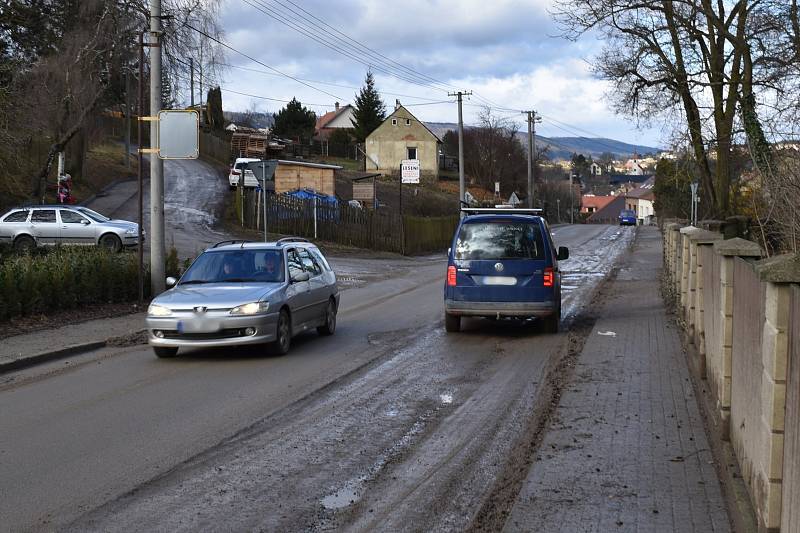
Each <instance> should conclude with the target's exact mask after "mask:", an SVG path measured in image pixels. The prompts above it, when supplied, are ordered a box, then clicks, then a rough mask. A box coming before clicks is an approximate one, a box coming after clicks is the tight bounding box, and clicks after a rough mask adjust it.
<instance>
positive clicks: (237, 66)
mask: <svg viewBox="0 0 800 533" xmlns="http://www.w3.org/2000/svg"><path fill="white" fill-rule="evenodd" d="M217 65H220V66H224V67H229V68H235V69H239V70H246V71H248V72H256V73H258V74H264V75H265V76H276V77H280V75H279V74H274V73H272V72H268V71H266V70H260V69H255V68H249V67H243V66H240V65H231V64H229V63H217ZM298 79H299V80H303V81H305V82H308V83H317V84H319V85H329V86H331V87H340V88H342V89H353V90H356V91H359V90H361V87H354V86H352V85H342V84H339V83H330V82H327V81H320V80H309V79H306V78H298ZM381 94H386V95H389V96H399V97H401V98H414V99H416V100H425V101H429V102H439V101H440V100H436V99H435V98H425V97H424V96H414V95H413V94H401V93H391V92H387V91H381Z"/></svg>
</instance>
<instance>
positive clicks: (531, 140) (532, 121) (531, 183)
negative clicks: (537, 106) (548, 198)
mask: <svg viewBox="0 0 800 533" xmlns="http://www.w3.org/2000/svg"><path fill="white" fill-rule="evenodd" d="M522 113H524V114H526V115H528V207H529V208H531V209H532V208H533V207H534V205H535V202H534V197H535V195H536V183H535V182H536V176H535V174H534V171H535V169H536V166H535V164H536V123H537V122H541V121H542V117H540V116H538V115H537V114H536V111H523V112H522Z"/></svg>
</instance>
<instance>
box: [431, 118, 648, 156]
mask: <svg viewBox="0 0 800 533" xmlns="http://www.w3.org/2000/svg"><path fill="white" fill-rule="evenodd" d="M426 125H427V126H428V128H430V130H431V131H432V132H433V133H435V134H436V135H437V136H439V138H440V139H441V138H442V137H443V136H444V134H445V133H446V132H447V131H448V130H454V131H455V130H456V128H457V127H458V125H457V124H453V123H450V122H428V123H426ZM520 135H521V136H523V138H524V136H525V135H527V131H526V132H522V131H520ZM523 144H525V143H523ZM536 148H537V149H538V150H544V149H545V148H547V155H548V157H549V158H550V159H551V160H559V159H569V158H570V157H571V156H572V154H573V153H578V154H583V155H584V156H587V157H588V156H592V157H593V158H596V157H599V156H600V154H602V153H603V152H611V153H612V154H614V157H615V159H625V158H627V157H630V156H632V155H633V154H634V153H636V154H638V155H640V156H641V155H644V154H657V153H658V152H660V151H662V149H661V148H658V147H655V146H644V145H633V144H628V143H625V142H622V141H617V140H615V139H607V138H603V137H599V138H590V137H543V136H541V135H537V136H536Z"/></svg>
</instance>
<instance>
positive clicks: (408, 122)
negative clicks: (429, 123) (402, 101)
mask: <svg viewBox="0 0 800 533" xmlns="http://www.w3.org/2000/svg"><path fill="white" fill-rule="evenodd" d="M410 125H411V119H410V118H407V119H406V126H410Z"/></svg>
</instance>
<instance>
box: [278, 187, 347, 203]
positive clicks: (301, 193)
mask: <svg viewBox="0 0 800 533" xmlns="http://www.w3.org/2000/svg"><path fill="white" fill-rule="evenodd" d="M286 195H287V196H292V197H294V198H299V199H301V200H312V199H314V198H316V199H317V202H318V205H324V204H327V205H330V206H336V205H338V204H339V201H338V200H337V199H336V197H335V196H328V195H327V194H322V193H318V192H316V191H312V190H311V189H297V190H296V191H291V192H287V193H286Z"/></svg>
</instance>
